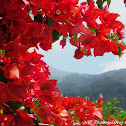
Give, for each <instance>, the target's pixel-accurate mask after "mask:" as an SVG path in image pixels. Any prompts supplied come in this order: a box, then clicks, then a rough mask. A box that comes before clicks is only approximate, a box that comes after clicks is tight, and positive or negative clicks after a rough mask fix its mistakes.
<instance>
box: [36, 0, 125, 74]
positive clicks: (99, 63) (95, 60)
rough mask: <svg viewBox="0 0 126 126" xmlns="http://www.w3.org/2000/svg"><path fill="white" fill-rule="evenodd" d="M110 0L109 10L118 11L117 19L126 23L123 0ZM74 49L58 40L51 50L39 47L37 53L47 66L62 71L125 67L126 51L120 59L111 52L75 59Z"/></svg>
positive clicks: (91, 70)
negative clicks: (99, 55) (46, 50)
mask: <svg viewBox="0 0 126 126" xmlns="http://www.w3.org/2000/svg"><path fill="white" fill-rule="evenodd" d="M81 1H84V0H81ZM81 1H80V2H81ZM111 1H112V3H111V5H110V12H113V13H119V14H120V15H121V17H119V18H118V20H120V21H121V22H123V23H124V24H125V25H126V8H125V5H124V3H123V0H111ZM75 49H76V48H75V47H73V46H72V45H70V44H69V43H67V45H66V46H65V47H64V49H62V48H61V46H60V45H59V42H56V43H54V44H53V47H52V50H49V51H48V52H45V51H43V50H41V49H40V50H39V51H38V53H41V54H43V55H44V56H45V57H44V58H43V60H44V61H45V62H46V63H47V64H48V65H49V66H52V67H54V68H57V69H59V70H63V71H70V72H77V73H86V74H99V73H103V72H106V71H110V70H117V69H121V68H126V52H125V55H123V57H121V58H120V59H119V57H118V56H115V55H113V54H112V53H105V54H104V56H102V57H94V56H90V57H86V56H85V57H83V58H82V59H80V60H77V59H75V58H74V57H73V56H74V51H75Z"/></svg>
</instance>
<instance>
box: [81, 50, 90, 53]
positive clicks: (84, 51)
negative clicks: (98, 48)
mask: <svg viewBox="0 0 126 126" xmlns="http://www.w3.org/2000/svg"><path fill="white" fill-rule="evenodd" d="M82 52H83V53H88V52H90V51H86V50H82Z"/></svg>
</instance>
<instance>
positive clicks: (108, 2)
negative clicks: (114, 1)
mask: <svg viewBox="0 0 126 126" xmlns="http://www.w3.org/2000/svg"><path fill="white" fill-rule="evenodd" d="M110 3H111V0H107V5H108V8H109V6H110Z"/></svg>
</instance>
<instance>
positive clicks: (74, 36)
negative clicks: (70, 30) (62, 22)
mask: <svg viewBox="0 0 126 126" xmlns="http://www.w3.org/2000/svg"><path fill="white" fill-rule="evenodd" d="M77 35H78V34H73V42H75V41H76V38H77Z"/></svg>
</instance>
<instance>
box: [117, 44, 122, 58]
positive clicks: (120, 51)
mask: <svg viewBox="0 0 126 126" xmlns="http://www.w3.org/2000/svg"><path fill="white" fill-rule="evenodd" d="M117 46H118V45H117ZM118 52H119V57H121V55H122V48H121V47H120V46H118Z"/></svg>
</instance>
